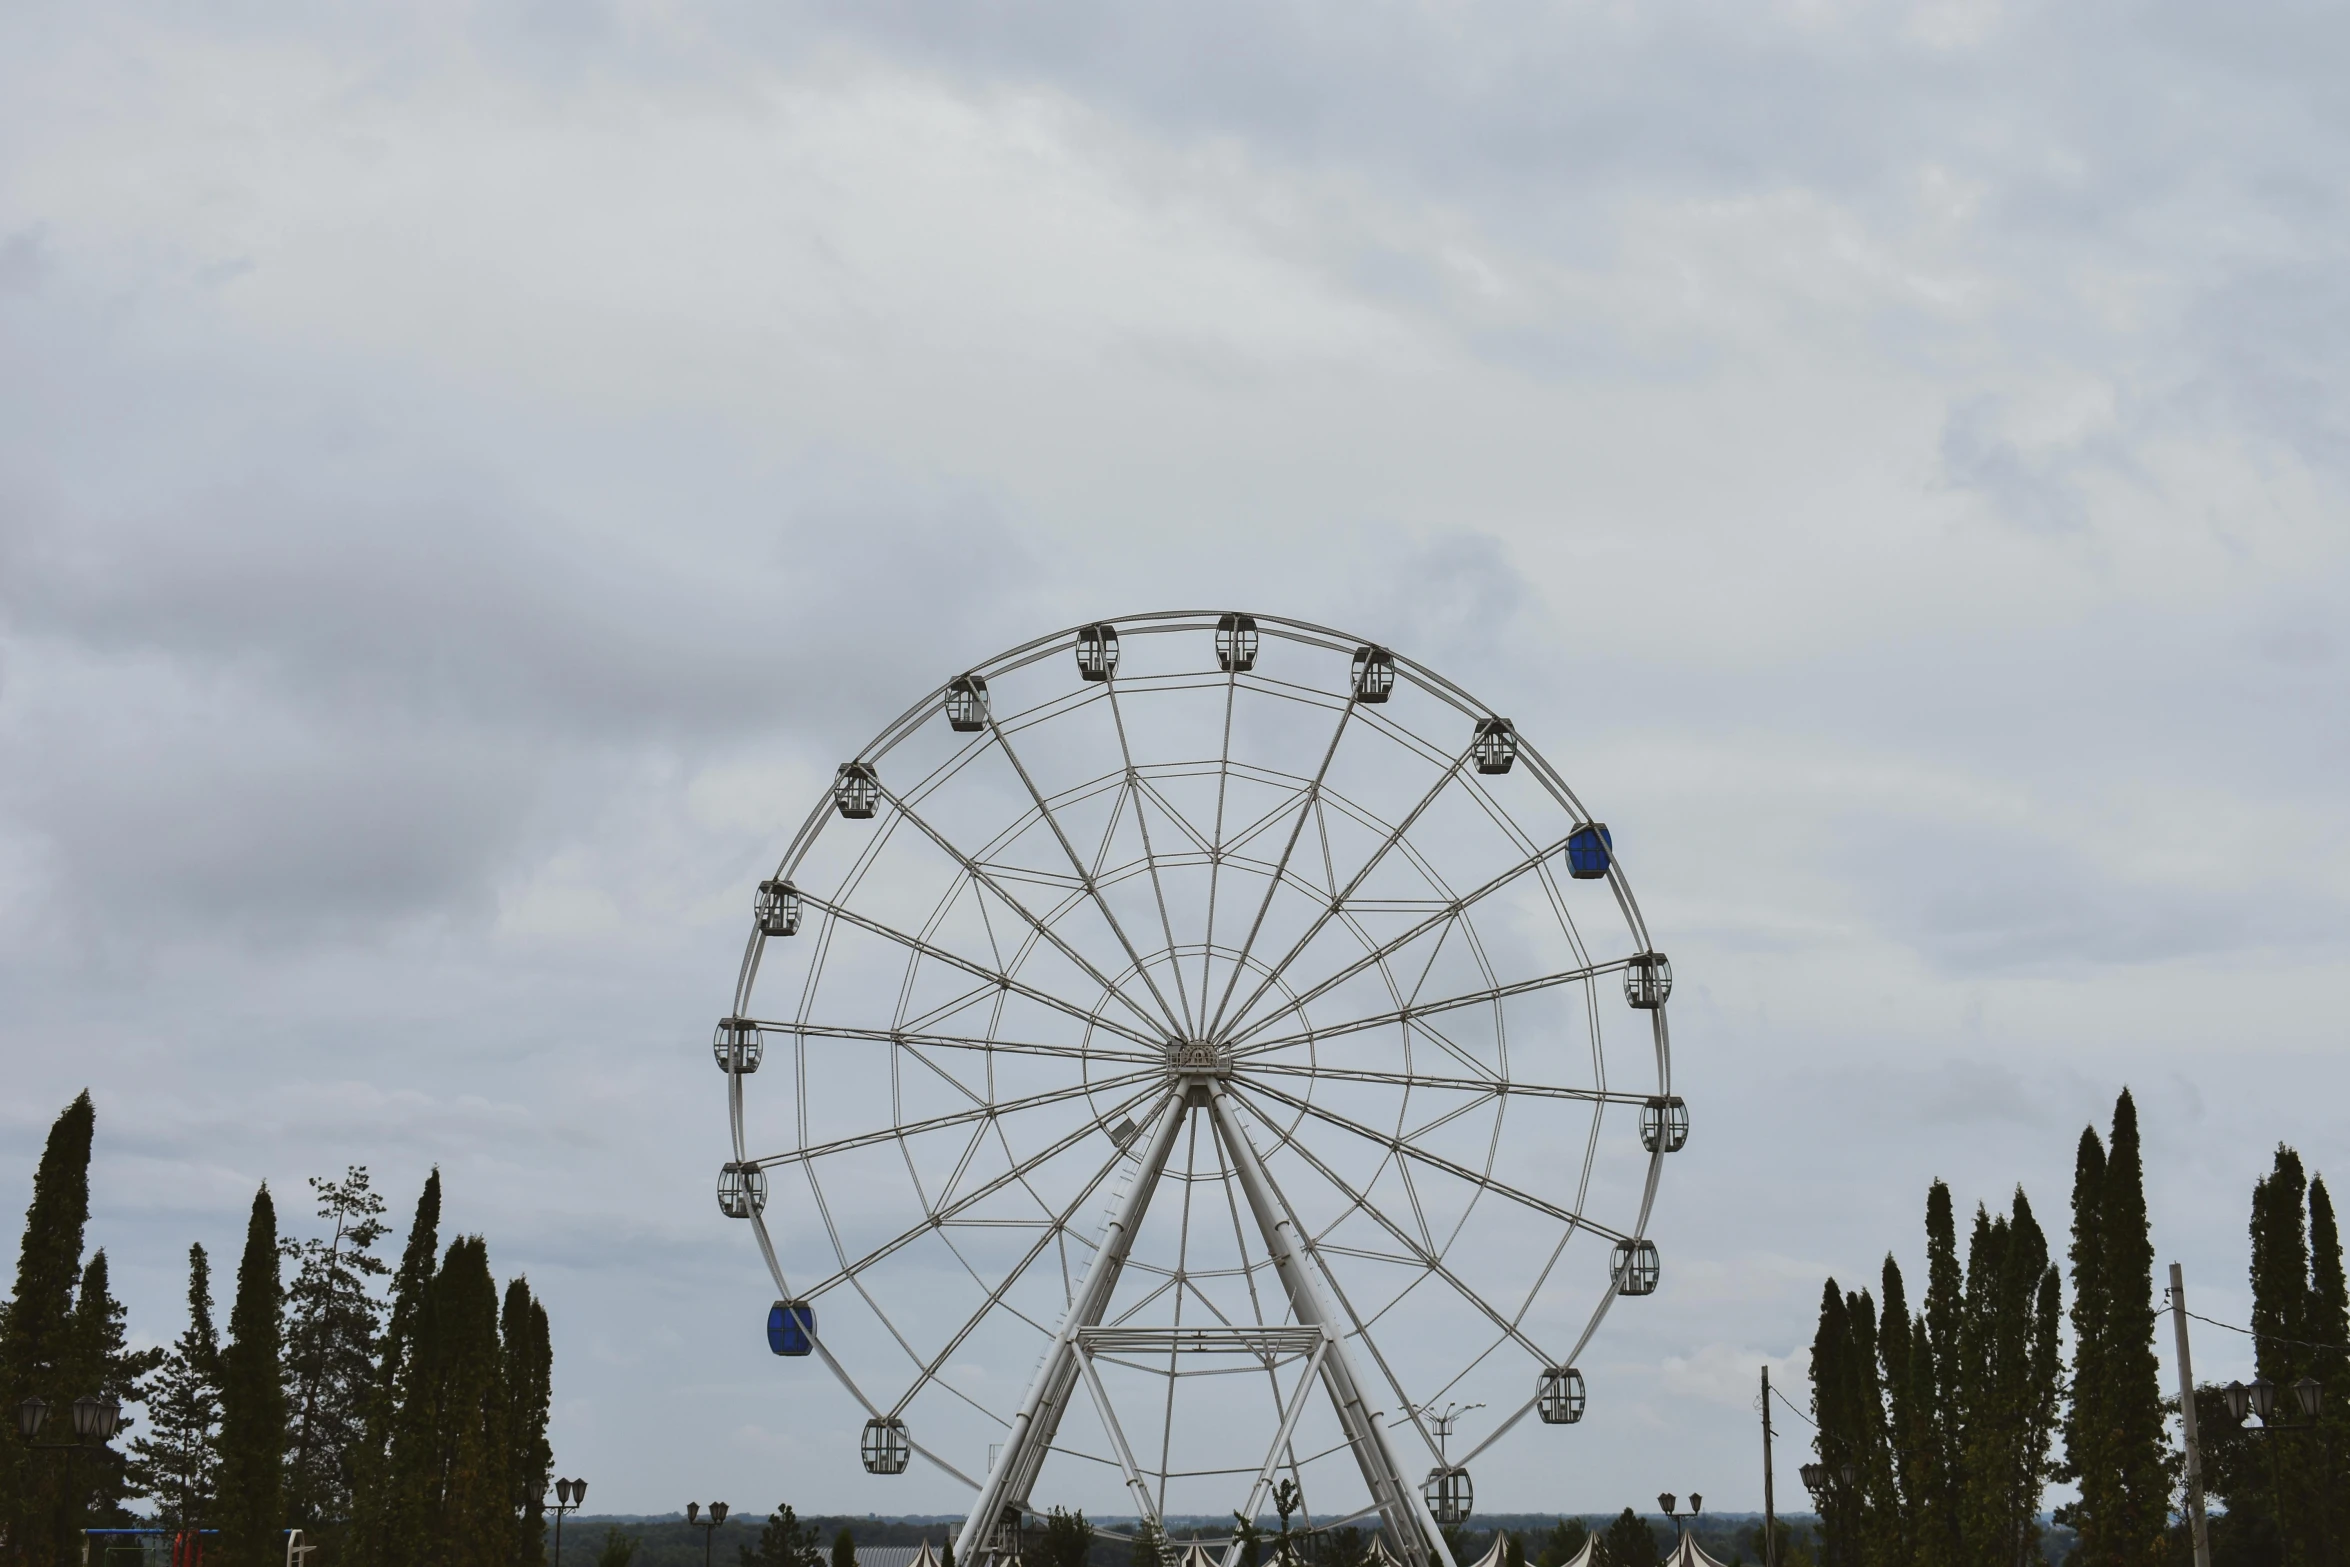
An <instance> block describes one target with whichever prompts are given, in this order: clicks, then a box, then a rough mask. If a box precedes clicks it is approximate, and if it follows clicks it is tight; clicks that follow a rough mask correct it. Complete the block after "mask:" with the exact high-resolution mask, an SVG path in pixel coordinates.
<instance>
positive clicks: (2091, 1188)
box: [1782, 1089, 2350, 1567]
mask: <svg viewBox="0 0 2350 1567" xmlns="http://www.w3.org/2000/svg"><path fill="white" fill-rule="evenodd" d="M1925 1229H1926V1266H1925V1292H1924V1295H1923V1297H1922V1298H1921V1299H1920V1300H1919V1301H1918V1304H1917V1306H1916V1308H1915V1309H1914V1311H1913V1310H1912V1308H1911V1307H1910V1305H1909V1301H1908V1296H1907V1289H1906V1285H1905V1280H1904V1278H1903V1275H1902V1272H1901V1268H1900V1265H1899V1263H1898V1262H1897V1261H1896V1260H1895V1258H1894V1257H1893V1256H1892V1255H1891V1254H1890V1253H1888V1254H1887V1256H1886V1258H1885V1262H1884V1266H1883V1268H1882V1270H1881V1271H1880V1275H1879V1279H1878V1286H1877V1293H1876V1294H1874V1295H1872V1294H1871V1292H1870V1291H1869V1290H1868V1289H1866V1288H1862V1289H1858V1290H1850V1291H1847V1290H1843V1289H1841V1288H1840V1287H1839V1286H1838V1284H1837V1282H1836V1280H1834V1279H1833V1278H1831V1279H1829V1280H1828V1281H1827V1283H1826V1285H1825V1287H1824V1288H1823V1290H1822V1293H1821V1298H1820V1316H1819V1328H1818V1332H1817V1334H1816V1336H1815V1337H1814V1339H1813V1342H1812V1364H1811V1384H1812V1416H1813V1419H1814V1421H1815V1423H1816V1426H1817V1431H1816V1435H1815V1437H1814V1446H1815V1448H1816V1451H1817V1453H1818V1457H1819V1463H1820V1472H1821V1476H1822V1480H1823V1484H1822V1487H1821V1490H1820V1493H1819V1494H1818V1495H1817V1496H1815V1498H1814V1501H1815V1504H1816V1506H1817V1507H1818V1510H1819V1516H1820V1524H1821V1531H1820V1554H1821V1562H1820V1567H1913V1564H1914V1567H1983V1564H1999V1567H2023V1564H2026V1563H2031V1562H2036V1561H2038V1560H2040V1558H2041V1555H2042V1545H2043V1540H2042V1536H2043V1534H2044V1532H2045V1531H2044V1529H2043V1526H2042V1523H2041V1513H2040V1501H2041V1497H2042V1495H2043V1493H2044V1492H2045V1490H2046V1489H2047V1487H2048V1486H2049V1485H2050V1484H2051V1483H2057V1482H2062V1483H2070V1484H2072V1485H2073V1486H2075V1487H2076V1488H2077V1489H2078V1493H2079V1495H2078V1499H2077V1500H2075V1501H2073V1502H2071V1503H2068V1504H2066V1505H2065V1506H2063V1507H2060V1508H2058V1509H2057V1510H2056V1511H2055V1513H2054V1514H2053V1518H2052V1521H2053V1522H2055V1523H2058V1524H2061V1525H2064V1526H2066V1527H2067V1528H2069V1529H2070V1530H2072V1531H2073V1534H2074V1540H2073V1542H2072V1547H2071V1550H2070V1551H2069V1553H2067V1554H2066V1555H2065V1557H2064V1561H2065V1563H2066V1564H2067V1567H2158V1564H2159V1567H2171V1564H2176V1563H2185V1562H2187V1561H2188V1560H2190V1541H2189V1535H2188V1526H2187V1521H2186V1516H2185V1513H2186V1503H2185V1493H2184V1481H2183V1474H2184V1464H2183V1453H2182V1450H2181V1448H2180V1446H2179V1444H2178V1443H2177V1442H2175V1441H2174V1440H2173V1438H2172V1435H2171V1430H2170V1425H2171V1421H2172V1420H2173V1418H2174V1417H2175V1416H2176V1415H2177V1414H2178V1400H2177V1398H2176V1397H2166V1396H2165V1394H2164V1392H2163V1389H2162V1385H2161V1366H2160V1362H2159V1360H2158V1358H2157V1355H2156V1351H2155V1334H2156V1332H2157V1331H2158V1329H2159V1325H2160V1323H2161V1322H2162V1321H2163V1320H2164V1319H2165V1318H2166V1316H2167V1303H2166V1305H2165V1307H2164V1308H2158V1307H2157V1304H2156V1292H2155V1282H2154V1247H2153V1240H2152V1232H2151V1228H2150V1222H2149V1219H2148V1215H2147V1209H2146V1190H2145V1171H2144V1166H2143V1160H2142V1157H2141V1154H2140V1150H2139V1134H2138V1113H2137V1106H2136V1103H2135V1102H2134V1101H2133V1100H2132V1098H2131V1096H2130V1093H2129V1091H2128V1090H2127V1089H2124V1090H2123V1091H2122V1093H2121V1095H2120V1097H2119V1099H2118V1100H2117V1101H2116V1103H2115V1105H2114V1111H2113V1123H2112V1127H2111V1130H2110V1134H2109V1136H2108V1137H2106V1138H2100V1137H2099V1136H2098V1134H2097V1129H2096V1128H2095V1127H2093V1126H2092V1127H2087V1128H2084V1129H2083V1131H2082V1133H2081V1139H2080V1143H2079V1145H2078V1148H2077V1150H2076V1153H2075V1158H2074V1170H2073V1191H2072V1226H2071V1233H2070V1238H2069V1244H2068V1246H2067V1248H2066V1254H2065V1257H2064V1259H2063V1261H2064V1265H2065V1266H2069V1269H2070V1273H2071V1285H2072V1289H2071V1300H2070V1306H2069V1308H2067V1307H2066V1305H2065V1301H2064V1289H2063V1279H2062V1273H2063V1271H2064V1270H2063V1268H2062V1267H2060V1265H2059V1263H2058V1261H2057V1259H2055V1258H2054V1257H2053V1256H2052V1254H2051V1251H2050V1247H2049V1243H2048V1238H2047V1236H2046V1235H2045V1233H2044V1232H2043V1231H2042V1230H2041V1228H2040V1225H2039V1223H2038V1221H2037V1220H2036V1219H2035V1217H2034V1215H2033V1212H2032V1207H2031V1203H2030V1201H2029V1199H2027V1198H2026V1196H2025V1195H2024V1191H2023V1189H2022V1187H2020V1186H2019V1187H2017V1188H2016V1191H2015V1194H2014V1196H2013V1198H2012V1199H2011V1201H2010V1203H2009V1205H2008V1207H2007V1210H2006V1211H2005V1212H2003V1213H1999V1214H1994V1213H1992V1212H1991V1210H1990V1209H1989V1208H1988V1207H1987V1206H1985V1205H1978V1206H1977V1207H1976V1209H1975V1215H1974V1220H1973V1223H1972V1225H1971V1227H1970V1229H1969V1233H1968V1237H1967V1245H1966V1251H1965V1255H1964V1257H1963V1259H1962V1257H1961V1255H1960V1252H1959V1247H1958V1232H1957V1224H1956V1216H1955V1213H1954V1207H1953V1203H1952V1199H1951V1195H1950V1189H1949V1187H1948V1186H1946V1185H1945V1184H1943V1183H1942V1182H1940V1181H1936V1182H1934V1183H1933V1184H1932V1186H1931V1187H1929V1188H1928V1190H1927V1194H1926V1222H1925ZM2250 1230H2251V1251H2252V1261H2251V1277H2252V1297H2253V1307H2252V1326H2251V1332H2252V1334H2253V1335H2254V1343H2255V1359H2256V1365H2257V1367H2258V1374H2259V1375H2260V1376H2261V1377H2263V1378H2266V1379H2268V1380H2269V1381H2270V1382H2271V1383H2272V1384H2273V1385H2274V1386H2275V1387H2276V1388H2277V1390H2278V1399H2279V1409H2278V1418H2279V1424H2280V1426H2281V1427H2292V1426H2293V1423H2294V1422H2296V1421H2298V1420H2299V1418H2300V1417H2299V1413H2298V1407H2297V1405H2296V1404H2295V1402H2294V1399H2293V1395H2292V1393H2291V1391H2290V1389H2291V1385H2292V1384H2293V1383H2295V1382H2298V1381H2299V1380H2301V1379H2302V1378H2304V1377H2307V1378H2312V1379H2314V1380H2315V1381H2316V1382H2317V1383H2318V1384H2319V1386H2320V1387H2321V1388H2322V1389H2323V1390H2324V1392H2325V1394H2326V1395H2327V1396H2326V1397H2325V1400H2324V1404H2323V1411H2322V1414H2321V1416H2320V1418H2319V1419H2317V1420H2316V1421H2314V1422H2309V1423H2307V1425H2306V1426H2305V1427H2294V1428H2292V1429H2276V1430H2269V1429H2263V1428H2261V1427H2260V1426H2259V1425H2258V1424H2257V1423H2247V1424H2245V1425H2239V1424H2238V1423H2237V1422H2236V1420H2235V1418H2234V1416H2233V1414H2232V1412H2231V1411H2230V1410H2229V1409H2228V1407H2227V1401H2226V1398H2225V1394H2224V1390H2223V1389H2220V1388H2218V1387H2214V1386H2210V1385H2199V1386H2198V1387H2197V1389H2196V1393H2195V1401H2196V1402H2195V1407H2196V1414H2197V1424H2198V1435H2199V1438H2200V1447H2201V1450H2202V1454H2203V1474H2204V1485H2205V1490H2206V1493H2207V1496H2208V1499H2209V1502H2210V1504H2211V1505H2210V1545H2211V1552H2212V1562H2213V1567H2334V1564H2336V1563H2338V1562H2340V1561H2341V1560H2343V1558H2342V1556H2340V1555H2338V1554H2336V1553H2337V1552H2340V1551H2341V1550H2343V1549H2344V1547H2345V1545H2350V1542H2346V1541H2344V1539H2343V1536H2342V1533H2341V1531H2342V1528H2343V1526H2344V1524H2345V1523H2346V1522H2350V1377H2345V1376H2344V1374H2343V1373H2344V1371H2345V1369H2346V1368H2350V1360H2345V1358H2344V1357H2345V1356H2346V1355H2350V1291H2346V1290H2345V1285H2344V1273H2343V1260H2342V1243H2341V1235H2340V1231H2339V1229H2338V1227H2337V1225H2336V1221H2335V1217H2334V1210H2333V1204H2332V1201H2331V1199H2330V1197H2329V1196H2328V1194H2327V1192H2326V1188H2325V1183H2324V1181H2322V1180H2316V1179H2307V1178H2305V1176H2304V1173H2303V1168H2302V1164H2301V1159H2300V1156H2299V1155H2298V1154H2296V1153H2295V1152H2294V1151H2293V1150H2292V1149H2290V1148H2287V1147H2285V1146H2283V1145H2281V1144H2280V1145H2279V1147H2278V1148H2277V1151H2276V1159H2275V1165H2274V1168H2273V1169H2272V1171H2271V1172H2270V1173H2269V1174H2268V1175H2267V1176H2264V1177H2263V1178H2262V1179H2261V1180H2260V1181H2259V1183H2258V1184H2257V1185H2256V1186H2255V1188H2254V1191H2253V1198H2252V1217H2251V1226H2250ZM2063 1325H2069V1327H2070V1329H2071V1351H2072V1353H2071V1363H2070V1365H2069V1366H2068V1365H2067V1364H2066V1362H2065V1356H2064V1353H2063V1345H2062V1343H2061V1341H2060V1338H2061V1335H2060V1326H2063ZM2059 1439H2061V1447H2060V1445H2059ZM1785 1559H1786V1558H1784V1557H1783V1558H1782V1560H1785ZM1792 1567H1804V1564H1803V1563H1800V1562H1799V1563H1794V1564H1792Z"/></svg>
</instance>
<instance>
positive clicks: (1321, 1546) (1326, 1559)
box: [1138, 1524, 1371, 1567]
mask: <svg viewBox="0 0 2350 1567" xmlns="http://www.w3.org/2000/svg"><path fill="white" fill-rule="evenodd" d="M1370 1556H1371V1547H1370V1543H1369V1542H1368V1541H1366V1540H1365V1539H1364V1538H1363V1531H1362V1530H1360V1529H1357V1528H1355V1527H1354V1526H1352V1525H1351V1524H1350V1525H1348V1526H1347V1527H1346V1528H1344V1529H1332V1530H1330V1531H1329V1532H1328V1533H1326V1534H1322V1535H1319V1536H1316V1543H1315V1548H1314V1562H1315V1567H1363V1564H1364V1563H1365V1562H1367V1561H1369V1560H1370ZM1138 1567H1139V1564H1138Z"/></svg>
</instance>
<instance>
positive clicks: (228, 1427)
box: [217, 1182, 286, 1567]
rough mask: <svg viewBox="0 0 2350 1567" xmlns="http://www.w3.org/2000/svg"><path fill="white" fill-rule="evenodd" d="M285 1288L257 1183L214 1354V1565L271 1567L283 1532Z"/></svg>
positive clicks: (269, 1208)
mask: <svg viewBox="0 0 2350 1567" xmlns="http://www.w3.org/2000/svg"><path fill="white" fill-rule="evenodd" d="M284 1312H285V1288H284V1284H283V1281H282V1280H281V1279H280V1277H279V1274H278V1251H277V1205H276V1204H275V1203H274V1202H273V1201H271V1200H270V1195H269V1186H268V1184H267V1183H266V1182H264V1183H263V1185H262V1187H261V1189H260V1190H259V1191H258V1192H255V1193H254V1194H253V1211H252V1214H251V1216H250V1217H249V1218H248V1220H247V1221H246V1225H245V1254H244V1256H243V1257H242V1258H241V1259H240V1260H239V1261H238V1263H237V1293H236V1299H235V1301H234V1303H233V1304H232V1305H231V1306H230V1307H229V1316H228V1332H229V1341H228V1344H227V1346H226V1347H224V1348H223V1349H222V1350H221V1352H220V1372H221V1374H220V1501H219V1504H218V1512H217V1516H218V1519H219V1527H220V1537H219V1538H220V1560H221V1563H222V1564H223V1567H276V1564H277V1563H278V1562H280V1561H282V1560H283V1552H282V1551H281V1550H280V1548H279V1542H280V1539H281V1536H282V1531H283V1530H284V1528H285V1451H286V1390H285V1351H284V1339H283V1334H284Z"/></svg>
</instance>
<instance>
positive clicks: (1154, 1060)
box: [743, 1018, 1166, 1066]
mask: <svg viewBox="0 0 2350 1567" xmlns="http://www.w3.org/2000/svg"><path fill="white" fill-rule="evenodd" d="M743 1021H745V1022H747V1023H751V1024H754V1025H756V1026H757V1027H758V1028H759V1030H760V1031H761V1032H763V1033H776V1034H806V1035H811V1036H813V1037H815V1038H818V1039H861V1040H867V1041H870V1042H872V1043H874V1044H883V1045H918V1046H920V1047H922V1048H923V1049H925V1050H979V1051H985V1052H987V1053H988V1054H990V1055H994V1054H997V1053H999V1052H1000V1053H1001V1054H1004V1055H1013V1056H1061V1057H1065V1058H1067V1059H1069V1060H1073V1061H1122V1062H1128V1063H1131V1064H1133V1065H1135V1066H1154V1065H1159V1064H1162V1063H1164V1062H1165V1060H1166V1056H1165V1054H1164V1053H1163V1052H1160V1053H1153V1054H1150V1055H1144V1054H1142V1053H1141V1052H1139V1051H1132V1050H1095V1049H1092V1048H1090V1047H1087V1046H1084V1045H1039V1044H1033V1043H1031V1042H1029V1041H1026V1040H1019V1039H985V1038H981V1037H979V1036H977V1035H972V1034H931V1033H924V1032H922V1031H920V1030H916V1029H902V1028H854V1027H851V1026H849V1025H848V1024H845V1023H771V1022H766V1021H763V1020H761V1019H758V1018H745V1019H744V1020H743Z"/></svg>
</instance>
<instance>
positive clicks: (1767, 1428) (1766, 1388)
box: [1762, 1366, 2211, 1567]
mask: <svg viewBox="0 0 2350 1567" xmlns="http://www.w3.org/2000/svg"><path fill="white" fill-rule="evenodd" d="M1762 1387H1763V1400H1762V1404H1763V1567H1779V1513H1778V1509H1777V1508H1776V1507H1775V1506H1774V1505H1773V1504H1772V1500H1771V1368H1770V1367H1769V1366H1765V1367H1763V1368H1762ZM2195 1567H2211V1564H2210V1563H2209V1562H2206V1561H2198V1562H2196V1564H2195Z"/></svg>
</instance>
